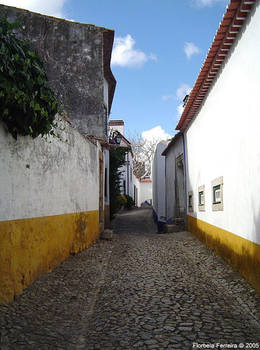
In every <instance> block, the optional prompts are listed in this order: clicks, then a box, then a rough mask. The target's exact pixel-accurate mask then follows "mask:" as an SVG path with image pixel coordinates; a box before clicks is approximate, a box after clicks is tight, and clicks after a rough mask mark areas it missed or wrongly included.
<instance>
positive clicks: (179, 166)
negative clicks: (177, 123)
mask: <svg viewBox="0 0 260 350" xmlns="http://www.w3.org/2000/svg"><path fill="white" fill-rule="evenodd" d="M162 156H164V157H165V187H166V191H165V193H166V195H165V213H166V214H165V216H166V222H167V223H168V224H173V223H174V222H176V220H177V221H179V222H180V221H183V222H185V221H186V195H185V166H184V153H183V135H182V134H181V133H178V134H176V135H175V136H174V137H173V138H172V140H171V141H170V143H169V144H168V146H167V147H166V148H165V150H164V151H163V152H162Z"/></svg>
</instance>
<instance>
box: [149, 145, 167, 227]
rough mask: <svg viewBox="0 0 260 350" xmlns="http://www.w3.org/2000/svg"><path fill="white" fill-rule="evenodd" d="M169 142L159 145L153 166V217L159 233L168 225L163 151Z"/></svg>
mask: <svg viewBox="0 0 260 350" xmlns="http://www.w3.org/2000/svg"><path fill="white" fill-rule="evenodd" d="M168 143H169V142H168V141H161V142H159V143H158V144H157V146H156V149H155V152H154V157H153V164H152V181H153V182H152V187H153V216H154V220H155V221H156V223H157V226H158V231H162V230H163V226H164V225H165V224H166V221H167V220H166V177H165V157H163V156H162V153H163V151H164V150H165V148H166V147H167V145H168Z"/></svg>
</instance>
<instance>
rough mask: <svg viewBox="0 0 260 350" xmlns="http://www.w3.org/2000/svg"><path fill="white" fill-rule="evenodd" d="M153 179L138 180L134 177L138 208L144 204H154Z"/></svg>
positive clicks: (135, 197)
mask: <svg viewBox="0 0 260 350" xmlns="http://www.w3.org/2000/svg"><path fill="white" fill-rule="evenodd" d="M152 191H153V188H152V179H150V178H147V179H146V178H145V179H138V178H137V177H136V176H135V175H134V201H135V205H136V206H137V207H140V206H141V205H142V204H144V203H147V204H152V197H153V194H152Z"/></svg>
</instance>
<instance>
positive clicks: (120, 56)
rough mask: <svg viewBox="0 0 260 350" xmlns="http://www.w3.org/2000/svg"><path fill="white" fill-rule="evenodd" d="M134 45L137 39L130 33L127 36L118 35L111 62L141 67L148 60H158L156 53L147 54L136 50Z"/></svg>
mask: <svg viewBox="0 0 260 350" xmlns="http://www.w3.org/2000/svg"><path fill="white" fill-rule="evenodd" d="M134 46H135V40H134V39H133V38H132V37H131V35H130V34H127V35H126V36H125V37H116V38H115V42H114V48H113V51H112V58H111V64H112V65H114V66H120V67H141V66H142V65H143V64H144V63H146V62H147V61H148V60H153V61H156V60H157V57H156V56H155V55H154V54H150V55H147V54H146V53H144V52H143V51H141V50H135V49H134Z"/></svg>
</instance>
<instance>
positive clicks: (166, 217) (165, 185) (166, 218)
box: [164, 155, 168, 224]
mask: <svg viewBox="0 0 260 350" xmlns="http://www.w3.org/2000/svg"><path fill="white" fill-rule="evenodd" d="M164 179H165V183H164V190H165V221H166V222H165V223H166V224H167V222H168V215H167V214H168V213H167V178H166V155H165V156H164Z"/></svg>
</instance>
